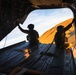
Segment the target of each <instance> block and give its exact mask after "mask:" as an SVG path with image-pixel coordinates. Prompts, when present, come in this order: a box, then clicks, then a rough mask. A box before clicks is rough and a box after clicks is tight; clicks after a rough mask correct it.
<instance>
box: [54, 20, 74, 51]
mask: <svg viewBox="0 0 76 75" xmlns="http://www.w3.org/2000/svg"><path fill="white" fill-rule="evenodd" d="M73 21H74V20H73ZM73 21H72V22H71V23H70V24H69V25H68V26H66V27H64V26H62V25H60V26H58V27H57V32H56V34H55V38H54V40H55V44H56V47H57V48H62V49H63V48H66V47H68V46H69V43H65V42H66V33H65V32H66V31H67V30H68V29H69V28H70V27H71V26H72V23H73Z"/></svg>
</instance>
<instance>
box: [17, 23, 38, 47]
mask: <svg viewBox="0 0 76 75" xmlns="http://www.w3.org/2000/svg"><path fill="white" fill-rule="evenodd" d="M18 27H19V29H20V30H21V31H22V32H24V33H26V34H28V36H27V40H28V41H29V47H34V46H38V43H39V40H38V38H39V33H38V32H37V31H36V30H34V25H33V24H29V25H28V26H27V28H28V29H29V30H24V29H22V28H21V27H20V25H19V24H18Z"/></svg>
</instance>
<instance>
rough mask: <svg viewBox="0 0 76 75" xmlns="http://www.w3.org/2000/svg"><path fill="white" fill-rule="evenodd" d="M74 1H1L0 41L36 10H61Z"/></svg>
mask: <svg viewBox="0 0 76 75" xmlns="http://www.w3.org/2000/svg"><path fill="white" fill-rule="evenodd" d="M73 1H74V0H70V1H69V0H0V41H1V40H2V39H3V38H4V37H5V36H6V35H8V34H9V33H10V32H11V31H12V30H13V29H14V28H15V27H16V26H17V24H16V21H19V23H23V22H24V21H25V19H26V18H27V16H28V14H29V13H30V12H31V11H33V10H35V9H47V8H48V9H52V8H61V7H63V6H64V3H72V2H73Z"/></svg>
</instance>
